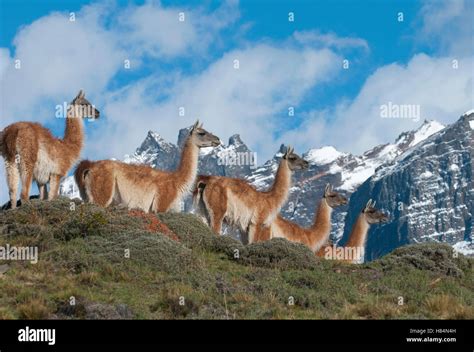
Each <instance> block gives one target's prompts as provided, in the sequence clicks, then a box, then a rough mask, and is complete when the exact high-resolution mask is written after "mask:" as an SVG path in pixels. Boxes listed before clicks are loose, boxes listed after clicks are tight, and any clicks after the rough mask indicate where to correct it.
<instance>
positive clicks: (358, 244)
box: [345, 213, 370, 248]
mask: <svg viewBox="0 0 474 352" xmlns="http://www.w3.org/2000/svg"><path fill="white" fill-rule="evenodd" d="M369 228H370V224H369V223H368V222H367V220H366V218H365V214H364V213H361V214H360V215H359V217H358V218H357V220H356V222H355V224H354V226H353V227H352V231H351V234H350V235H349V240H348V241H347V244H346V245H345V247H352V248H365V242H366V240H367V233H368V232H369Z"/></svg>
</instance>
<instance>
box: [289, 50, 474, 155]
mask: <svg viewBox="0 0 474 352" xmlns="http://www.w3.org/2000/svg"><path fill="white" fill-rule="evenodd" d="M473 63H474V61H473V58H472V57H470V58H464V59H462V60H460V61H459V68H458V69H454V68H453V65H452V60H451V59H450V58H432V57H429V56H427V55H424V54H418V55H415V56H414V57H413V58H412V59H411V60H410V61H409V62H408V64H407V65H400V64H391V65H387V66H383V67H381V68H379V69H378V70H376V71H375V72H374V73H373V74H372V75H371V76H370V77H369V78H368V79H367V80H366V82H365V84H364V85H363V87H362V89H361V90H360V92H359V94H358V95H357V97H356V98H355V99H354V100H353V101H351V102H347V101H346V102H342V103H340V104H339V105H338V106H336V107H335V108H334V109H332V110H331V111H326V112H320V113H313V115H312V116H313V117H312V118H311V119H310V120H307V121H306V122H305V123H304V125H303V128H300V129H298V131H293V132H291V133H290V134H287V135H286V136H284V137H283V138H286V139H289V140H290V141H291V138H290V137H293V138H292V139H293V140H294V142H292V143H295V144H297V145H301V143H303V142H305V141H307V140H308V139H310V135H311V133H313V132H312V131H317V134H318V135H322V139H321V140H320V141H319V143H318V145H324V144H331V145H335V146H336V147H338V148H340V149H341V150H343V151H346V152H352V153H361V152H363V151H365V150H367V149H369V148H371V147H373V146H375V145H377V144H382V143H387V142H389V141H393V140H394V139H395V138H396V137H397V136H398V135H399V134H400V133H401V132H403V131H407V130H412V129H415V128H416V127H418V126H419V125H420V124H421V123H422V122H423V119H434V120H437V121H440V122H443V123H452V122H453V121H455V120H456V119H457V118H458V117H459V116H460V115H461V114H462V113H463V112H464V111H466V110H468V109H470V108H472V106H473V90H472V89H473V79H474V78H473V71H472V67H473ZM389 103H392V104H398V105H403V104H415V105H419V106H420V120H417V119H416V117H414V118H412V119H406V118H404V119H400V118H391V119H384V118H382V117H381V112H380V111H381V110H380V109H381V106H382V105H384V104H389ZM328 116H330V117H331V119H330V122H328V123H322V122H321V121H323V120H324V119H326V120H329V119H328ZM324 127H325V129H324V132H322V131H321V129H322V128H324ZM311 146H313V147H314V146H315V145H314V144H313V145H311V144H309V145H308V144H304V147H305V148H308V147H311Z"/></svg>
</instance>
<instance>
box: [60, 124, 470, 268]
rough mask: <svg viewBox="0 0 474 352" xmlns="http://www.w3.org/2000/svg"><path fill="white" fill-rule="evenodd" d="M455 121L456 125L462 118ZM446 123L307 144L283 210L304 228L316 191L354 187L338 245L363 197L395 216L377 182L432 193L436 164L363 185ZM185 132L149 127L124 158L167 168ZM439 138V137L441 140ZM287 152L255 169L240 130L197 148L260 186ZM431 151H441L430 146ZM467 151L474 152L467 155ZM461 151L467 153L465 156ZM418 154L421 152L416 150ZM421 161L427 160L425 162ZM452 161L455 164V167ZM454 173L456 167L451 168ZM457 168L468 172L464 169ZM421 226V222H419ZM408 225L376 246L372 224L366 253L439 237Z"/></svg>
mask: <svg viewBox="0 0 474 352" xmlns="http://www.w3.org/2000/svg"><path fill="white" fill-rule="evenodd" d="M465 116H467V115H465ZM464 118H465V117H464ZM465 119H466V118H465ZM467 120H468V122H466V123H465V124H467V126H469V128H470V130H471V131H472V126H473V125H474V123H473V122H472V118H471V119H467ZM467 120H466V121H467ZM456 124H459V121H458V122H457V123H456ZM456 124H453V125H451V126H449V128H451V127H452V126H454V125H456ZM449 128H444V126H443V125H442V124H440V123H438V122H436V121H424V123H423V124H422V125H421V126H420V127H419V128H418V129H416V130H414V131H409V132H404V133H402V134H401V135H400V136H399V137H398V138H397V139H396V140H395V142H394V143H389V144H383V145H379V146H376V147H374V148H372V149H370V150H368V151H366V152H365V153H363V154H362V155H353V154H350V153H344V152H341V151H338V150H336V149H335V148H334V147H332V146H324V147H322V148H315V149H310V150H308V151H307V152H306V153H304V154H303V157H304V158H305V159H306V160H307V161H308V162H309V163H310V167H309V168H308V169H307V170H305V171H303V172H298V173H296V174H295V175H294V178H293V187H292V188H291V190H290V196H289V199H288V202H287V204H286V205H285V206H284V207H283V209H282V214H283V216H284V217H286V218H288V219H290V220H292V221H295V222H297V223H299V224H300V225H302V226H307V225H309V224H311V223H312V222H313V217H314V212H315V209H316V206H317V204H318V202H319V200H320V199H321V195H322V193H323V190H324V188H325V185H326V184H327V183H331V184H332V185H333V186H334V188H335V189H336V190H338V191H339V192H341V193H343V194H344V195H346V196H347V197H348V198H349V197H351V194H352V193H354V195H352V197H351V198H350V199H351V200H350V202H349V205H347V206H345V207H341V208H338V209H336V210H335V211H334V212H333V223H334V225H333V230H332V233H331V237H332V240H333V241H334V242H336V243H337V242H339V241H340V240H341V239H342V238H343V235H344V239H343V240H342V243H343V242H344V241H345V238H346V237H347V235H348V231H349V229H350V226H351V225H352V221H353V219H354V218H355V216H356V215H355V214H358V213H359V212H360V209H359V208H360V207H361V206H360V205H361V204H362V203H363V202H367V200H368V199H369V198H374V199H376V200H377V201H378V202H377V205H378V207H380V208H382V209H385V210H389V211H390V215H391V216H392V218H396V216H397V214H395V216H394V213H393V210H392V208H391V204H394V203H393V199H389V198H387V199H383V197H381V196H380V197H379V196H378V194H379V193H378V192H380V187H385V188H386V189H387V190H386V192H389V189H390V192H391V194H402V193H403V194H405V193H406V192H405V191H406V189H408V187H407V185H408V184H409V182H413V180H419V181H420V182H421V183H423V182H422V180H424V183H423V184H424V188H423V187H422V186H421V185H420V184H418V183H416V186H413V187H417V189H419V190H423V193H426V194H428V193H429V194H431V195H432V197H437V194H438V192H439V190H438V189H437V187H438V186H437V184H434V183H433V181H434V180H436V177H438V171H439V170H434V169H432V168H428V169H427V170H423V172H420V171H421V170H419V169H416V170H415V169H413V170H411V169H410V170H411V171H410V176H408V178H407V179H406V180H405V181H404V182H405V184H404V183H397V184H396V185H395V184H393V185H392V184H390V183H388V184H385V183H382V182H381V183H379V185H378V186H374V187H368V186H366V184H367V183H368V182H375V181H376V180H379V179H384V180H386V179H387V178H385V177H384V175H385V174H384V173H385V172H387V173H388V172H389V170H392V169H394V168H395V167H394V165H400V162H401V161H402V160H408V159H407V158H408V156H409V155H412V154H413V155H415V154H416V155H418V154H417V152H416V151H417V150H419V149H420V148H422V147H423V146H425V145H431V144H430V143H434V142H433V140H438V139H437V138H438V136H441V135H443V136H444V135H446V133H445V131H446V130H448V129H449ZM188 131H189V129H182V130H181V131H180V133H179V136H178V142H177V144H176V145H175V144H173V143H170V142H167V141H165V140H164V139H163V138H162V137H161V136H160V135H159V134H158V133H156V132H152V131H150V132H148V134H147V136H146V138H145V140H144V142H143V143H142V145H141V146H140V147H139V148H137V150H136V151H135V152H134V153H133V154H131V155H126V156H125V158H124V161H125V162H128V163H146V164H149V165H151V166H153V167H156V168H160V169H165V170H171V169H174V168H175V167H176V166H177V163H178V162H179V160H180V157H179V153H180V147H181V146H182V145H183V143H184V139H185V137H186V136H187V134H188ZM457 137H458V138H461V137H462V138H464V139H467V140H469V143H471V146H472V132H471V134H469V135H467V134H466V135H463V136H461V135H458V136H457ZM439 143H442V142H441V140H440V141H439ZM436 144H437V143H434V145H435V146H436ZM285 150H286V147H285V146H284V145H282V146H281V147H280V149H279V150H278V151H277V153H276V154H275V155H274V156H273V158H272V159H270V160H268V161H266V162H265V163H264V164H263V165H260V166H258V167H256V165H257V160H256V157H255V153H253V152H252V151H251V150H250V149H249V148H248V147H247V146H246V144H245V143H244V142H243V141H242V140H241V139H240V136H239V135H234V136H232V137H231V138H230V139H229V142H228V144H227V145H221V146H219V147H217V148H205V149H202V150H201V151H200V158H199V173H200V174H210V175H220V176H229V177H238V178H245V179H247V181H248V182H250V183H252V184H253V185H254V186H255V187H257V188H258V189H266V188H268V187H269V186H270V185H271V184H272V182H273V179H274V175H275V172H276V169H277V167H278V163H279V160H280V158H281V157H282V155H283V153H284V152H285ZM464 153H468V154H469V153H471V152H466V151H465V152H464ZM433 154H439V153H436V152H434V153H433ZM463 155H464V154H463ZM466 155H467V154H466ZM469 155H472V153H471V154H469ZM465 157H466V156H464V157H463V158H465ZM420 158H424V157H423V156H420ZM426 162H427V163H429V161H428V160H427V161H426ZM468 164H469V165H471V164H472V157H471V159H470V161H469V162H466V165H468ZM455 165H457V167H458V168H459V170H464V168H465V167H466V166H465V165H464V164H459V163H455ZM450 167H452V168H455V167H456V166H450ZM451 172H457V171H456V170H454V169H453V170H451ZM462 172H464V173H466V172H465V171H462ZM416 182H418V181H416ZM459 182H461V183H462V182H467V181H466V180H464V179H463V180H462V181H461V179H460V180H459ZM470 182H471V188H470V190H471V191H470V192H471V193H465V198H469V197H470V199H472V181H470ZM461 183H460V184H461ZM361 185H362V186H361ZM414 185H415V183H414ZM395 186H396V187H398V188H396V187H395ZM463 189H464V188H463ZM61 193H62V194H64V195H68V196H71V197H76V196H78V192H77V187H76V186H75V184H74V181H73V179H72V178H71V177H69V178H67V179H66V180H65V181H64V182H63V184H62V187H61ZM461 194H462V191H459V192H457V193H450V194H447V195H446V196H447V197H451V196H452V197H457V198H456V199H458V198H460V197H461ZM405 196H406V197H413V196H414V193H413V194H412V193H410V194H406V195H405ZM387 202H391V203H387ZM407 202H408V201H406V204H411V206H412V207H418V208H416V210H415V208H413V211H412V212H411V213H410V214H411V215H410V216H411V220H410V221H411V222H413V223H416V222H417V220H416V218H417V214H420V216H424V218H423V219H425V220H426V218H427V217H428V218H429V214H428V213H429V212H431V211H435V210H436V208H434V207H435V205H431V208H429V207H427V206H426V207H425V203H423V201H422V200H420V202H419V204H418V205H415V203H414V201H413V202H412V203H407ZM470 204H471V208H470V210H469V213H472V211H471V209H472V202H471V203H470ZM466 206H467V205H466ZM191 209H192V202H191V199H190V198H189V199H187V200H186V202H185V210H186V211H191ZM421 209H423V211H421ZM427 209H428V210H427ZM437 211H438V213H439V214H441V213H442V210H437ZM450 214H451V215H450ZM458 215H459V214H458V213H456V212H451V213H450V212H449V211H447V212H446V216H447V217H446V218H439V219H440V220H439V221H441V219H444V220H442V221H447V223H450V221H449V219H448V218H449V217H450V216H458ZM403 219H407V217H406V216H405V218H402V220H400V219H396V221H392V223H391V226H395V227H396V226H398V225H394V224H399V223H400V221H405V220H403ZM420 219H421V217H420ZM420 224H422V222H421V220H420ZM458 225H459V226H461V225H460V224H456V226H458ZM385 226H387V225H385ZM453 226H454V225H453ZM463 226H464V225H463ZM386 228H387V229H388V228H389V227H388V226H387V227H386ZM465 228H466V226H465ZM471 228H472V226H471ZM405 229H408V228H407V227H406V226H405V227H403V228H397V231H396V233H397V236H399V237H400V238H406V239H407V240H406V241H398V242H397V241H394V242H391V243H392V244H391V245H387V244H386V243H385V242H383V241H382V242H381V243H382V247H380V248H378V247H377V243H376V242H377V241H375V240H374V239H376V238H379V237H378V236H377V234H376V235H375V236H372V234H373V231H378V230H376V229H375V228H374V229H372V231H371V234H370V236H371V237H369V247H370V254H368V259H372V258H375V257H377V256H379V255H380V254H382V253H385V252H386V250H388V248H391V249H393V248H395V246H396V243H398V245H401V244H403V243H411V242H416V241H423V240H436V239H437V238H436V235H434V233H431V232H430V234H432V236H429V235H430V234H428V233H427V234H426V235H427V236H428V237H422V236H424V235H425V234H423V233H422V232H423V227H422V226H421V225H420V226H419V229H418V233H417V235H415V236H412V235H410V234H409V233H408V232H407V231H408V230H405ZM446 231H447V230H446ZM229 233H230V234H231V235H233V236H238V233H237V232H236V231H232V230H230V231H229ZM410 236H411V237H410ZM461 237H462V236H461ZM461 237H460V236H459V235H456V236H454V237H449V236H447V237H444V240H445V241H446V242H448V243H450V244H452V245H454V246H456V248H459V250H463V251H464V252H465V253H468V251H469V250H470V249H469V248H470V246H471V242H472V236H464V237H462V238H461ZM440 238H441V237H440ZM368 253H369V251H368Z"/></svg>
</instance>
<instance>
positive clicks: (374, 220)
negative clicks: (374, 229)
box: [362, 199, 388, 224]
mask: <svg viewBox="0 0 474 352" xmlns="http://www.w3.org/2000/svg"><path fill="white" fill-rule="evenodd" d="M362 213H363V214H364V215H365V219H366V221H367V222H368V223H369V224H379V223H382V222H387V221H388V216H387V215H385V214H384V213H383V212H381V211H380V210H377V209H375V202H374V201H373V200H372V199H369V201H368V202H367V204H366V206H365V208H364V210H362Z"/></svg>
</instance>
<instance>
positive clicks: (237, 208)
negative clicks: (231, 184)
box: [226, 192, 256, 231]
mask: <svg viewBox="0 0 474 352" xmlns="http://www.w3.org/2000/svg"><path fill="white" fill-rule="evenodd" d="M254 217H255V211H254V209H251V208H249V207H247V206H246V205H245V204H244V203H243V202H242V201H241V200H239V198H238V197H236V196H234V195H233V194H232V193H231V192H229V194H228V206H227V212H226V220H227V221H228V222H229V223H231V224H234V225H236V226H238V227H240V229H241V230H242V231H247V229H248V227H249V225H250V223H252V222H255V221H256V219H254Z"/></svg>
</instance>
